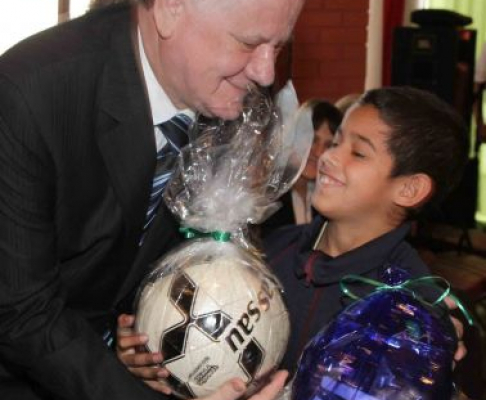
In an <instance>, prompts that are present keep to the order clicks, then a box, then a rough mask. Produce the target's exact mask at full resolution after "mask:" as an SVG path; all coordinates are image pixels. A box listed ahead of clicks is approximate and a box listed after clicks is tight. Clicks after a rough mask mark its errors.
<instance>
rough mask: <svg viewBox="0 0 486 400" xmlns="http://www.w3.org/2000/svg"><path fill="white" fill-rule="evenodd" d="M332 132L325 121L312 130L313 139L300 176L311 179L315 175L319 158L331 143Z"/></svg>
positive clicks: (314, 177)
mask: <svg viewBox="0 0 486 400" xmlns="http://www.w3.org/2000/svg"><path fill="white" fill-rule="evenodd" d="M332 137H333V134H332V132H331V130H330V129H329V125H328V123H327V122H324V123H322V124H321V126H320V127H319V128H318V129H317V130H316V131H315V132H314V141H313V142H312V147H311V150H310V153H309V158H308V159H307V164H306V165H305V168H304V170H303V171H302V177H303V178H305V179H307V180H309V181H313V180H315V179H316V176H317V168H318V162H319V158H320V157H321V155H322V153H324V152H325V151H326V150H327V149H328V148H329V147H331V144H332Z"/></svg>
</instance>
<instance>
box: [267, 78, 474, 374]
mask: <svg viewBox="0 0 486 400" xmlns="http://www.w3.org/2000/svg"><path fill="white" fill-rule="evenodd" d="M467 152H468V143H467V131H466V128H465V126H464V124H463V122H462V120H461V119H460V117H459V116H458V115H456V113H455V112H454V111H453V110H452V109H451V108H450V107H449V106H448V105H447V104H445V103H444V102H443V101H441V100H439V99H438V98H437V97H436V96H434V95H433V94H430V93H427V92H424V91H421V90H418V89H413V88H409V87H390V88H381V89H376V90H371V91H369V92H367V93H365V94H364V95H363V96H362V97H361V98H360V99H359V100H358V101H357V102H356V103H355V105H353V106H352V107H351V108H350V109H349V110H348V112H347V113H346V115H345V117H344V120H343V122H342V125H341V127H340V128H339V129H338V131H337V132H336V134H335V137H334V141H333V145H332V147H331V148H330V149H329V150H327V151H326V152H325V153H324V154H323V155H322V156H321V158H320V160H319V171H318V176H317V179H316V188H315V191H314V194H313V197H312V204H313V206H314V208H315V209H316V210H317V211H318V212H319V214H321V216H318V217H316V218H315V219H314V220H313V222H312V223H311V224H309V225H304V226H290V227H286V228H282V229H280V230H277V231H276V232H275V233H274V234H272V235H270V236H269V237H268V238H267V239H266V240H265V242H264V247H265V254H266V255H267V261H268V262H269V264H270V266H271V269H272V270H273V272H274V273H275V274H276V275H277V276H278V277H279V279H280V280H281V282H282V284H283V287H284V290H285V291H286V292H287V296H288V298H287V300H288V301H287V303H288V308H289V314H290V318H291V326H292V335H291V338H290V340H289V347H288V351H287V353H286V356H285V359H284V362H283V365H282V367H283V368H286V369H289V370H291V371H292V370H293V369H294V368H295V367H296V364H297V361H298V358H299V356H300V354H301V352H302V350H303V347H304V346H305V344H306V343H307V342H308V341H309V340H310V339H311V338H312V337H313V336H314V335H315V334H316V333H317V332H318V331H319V330H320V329H321V328H322V327H323V326H325V325H326V324H327V323H328V322H329V321H330V319H331V318H332V317H333V316H334V315H336V314H337V313H338V312H339V311H341V310H342V309H343V308H344V306H345V305H346V303H345V302H346V301H347V299H345V297H344V295H343V294H342V292H341V290H340V287H339V281H340V280H341V278H342V277H343V276H344V275H347V274H359V275H363V276H366V277H369V278H372V279H380V275H381V273H382V272H383V269H384V268H385V267H386V266H387V265H397V266H400V267H401V268H404V269H407V270H408V271H409V273H410V274H411V276H412V277H417V276H422V275H427V274H429V272H428V269H427V267H426V265H425V264H424V263H423V262H422V260H421V259H420V257H419V256H418V254H417V252H416V251H415V250H414V249H413V248H412V247H411V246H410V245H409V244H408V243H406V242H405V237H406V235H407V234H408V232H409V228H410V226H409V222H408V220H409V218H410V217H411V216H412V215H413V214H414V213H415V212H416V211H418V210H419V209H420V208H421V207H423V206H424V205H425V204H426V203H430V202H435V201H440V200H441V199H443V198H444V197H445V195H446V194H447V192H448V191H449V190H450V189H451V188H452V187H453V186H454V185H455V184H456V183H457V182H458V181H459V179H460V178H461V174H462V171H463V168H464V166H465V163H466V160H467Z"/></svg>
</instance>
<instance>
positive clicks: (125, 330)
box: [116, 314, 171, 394]
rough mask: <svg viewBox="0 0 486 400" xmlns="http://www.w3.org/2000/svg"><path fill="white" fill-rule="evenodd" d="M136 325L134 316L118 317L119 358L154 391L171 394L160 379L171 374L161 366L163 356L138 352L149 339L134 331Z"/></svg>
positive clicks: (117, 346)
mask: <svg viewBox="0 0 486 400" xmlns="http://www.w3.org/2000/svg"><path fill="white" fill-rule="evenodd" d="M134 323H135V317H134V316H133V315H128V314H121V315H120V316H119V317H118V327H117V331H116V337H117V342H116V343H117V345H116V354H117V356H118V358H119V359H120V361H121V362H122V363H123V364H125V365H126V366H127V368H128V370H129V371H130V372H131V373H132V374H133V375H135V376H138V377H139V378H141V379H142V380H143V381H144V382H145V383H146V384H147V385H148V386H150V387H151V388H152V389H154V390H156V391H158V392H161V393H164V394H171V389H170V388H169V387H168V386H167V385H166V384H165V383H163V382H160V381H159V379H160V378H166V377H167V376H169V372H168V371H167V370H166V369H165V368H163V367H161V366H160V363H161V362H162V360H163V358H162V354H160V353H147V352H145V353H141V352H140V351H137V348H140V347H142V346H144V345H145V344H146V343H147V341H148V337H147V335H144V334H140V333H136V332H135V331H134V330H133V325H134Z"/></svg>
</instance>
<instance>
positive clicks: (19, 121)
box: [0, 76, 161, 400]
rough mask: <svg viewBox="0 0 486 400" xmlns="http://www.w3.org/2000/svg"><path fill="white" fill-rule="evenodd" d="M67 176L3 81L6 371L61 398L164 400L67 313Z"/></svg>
mask: <svg viewBox="0 0 486 400" xmlns="http://www.w3.org/2000/svg"><path fill="white" fill-rule="evenodd" d="M45 100H46V101H48V99H45ZM59 173H62V171H57V169H56V165H55V162H54V158H53V157H52V156H51V154H50V148H49V145H48V143H46V142H45V140H43V135H42V134H41V130H40V128H39V123H38V121H36V120H35V118H33V115H32V107H30V106H29V104H28V102H27V101H26V100H25V97H24V96H23V95H22V93H20V91H19V90H18V89H17V88H16V87H15V85H13V84H12V83H10V82H9V81H8V80H7V79H5V78H3V77H1V76H0V364H4V366H5V368H7V369H8V370H9V372H11V373H12V375H13V376H17V377H20V376H21V377H22V378H19V379H24V378H25V379H26V382H27V380H30V381H32V382H34V385H35V386H38V387H40V388H41V389H42V392H46V393H50V394H52V395H53V396H52V397H54V398H60V399H77V400H78V399H79V400H88V399H90V400H98V399H99V400H102V399H103V400H106V399H160V398H161V395H159V394H158V393H156V392H154V391H152V390H151V389H150V388H148V386H146V385H145V384H144V383H143V382H141V381H140V380H138V379H137V378H135V377H134V376H132V375H131V374H130V373H129V372H128V371H127V370H126V368H125V367H124V366H123V365H122V364H121V363H120V362H119V361H118V360H117V358H116V356H115V354H114V353H113V352H112V351H111V350H109V349H108V348H107V347H106V346H105V345H104V343H103V342H102V340H101V338H100V337H99V336H98V335H97V334H96V333H95V332H94V331H93V330H92V328H91V326H90V325H89V324H88V322H87V321H86V320H85V319H84V318H83V317H81V316H80V315H79V314H77V313H76V312H75V311H74V310H70V309H68V308H67V307H66V304H65V300H64V299H65V293H64V289H63V285H62V280H61V276H60V271H59V262H58V258H57V250H56V249H57V243H56V226H55V220H56V195H55V193H56V178H57V176H58V174H59ZM1 385H2V383H1V382H0V387H1ZM0 391H1V390H0Z"/></svg>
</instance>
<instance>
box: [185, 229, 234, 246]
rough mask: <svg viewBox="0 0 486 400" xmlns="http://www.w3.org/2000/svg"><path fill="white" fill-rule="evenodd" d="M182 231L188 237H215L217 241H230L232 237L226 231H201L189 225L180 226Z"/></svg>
mask: <svg viewBox="0 0 486 400" xmlns="http://www.w3.org/2000/svg"><path fill="white" fill-rule="evenodd" d="M179 232H181V233H182V234H183V235H184V237H185V238H186V239H200V238H208V237H209V238H213V239H214V240H216V241H217V242H229V241H230V239H231V233H229V232H225V231H214V232H201V231H198V230H196V229H193V228H189V227H180V228H179Z"/></svg>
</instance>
